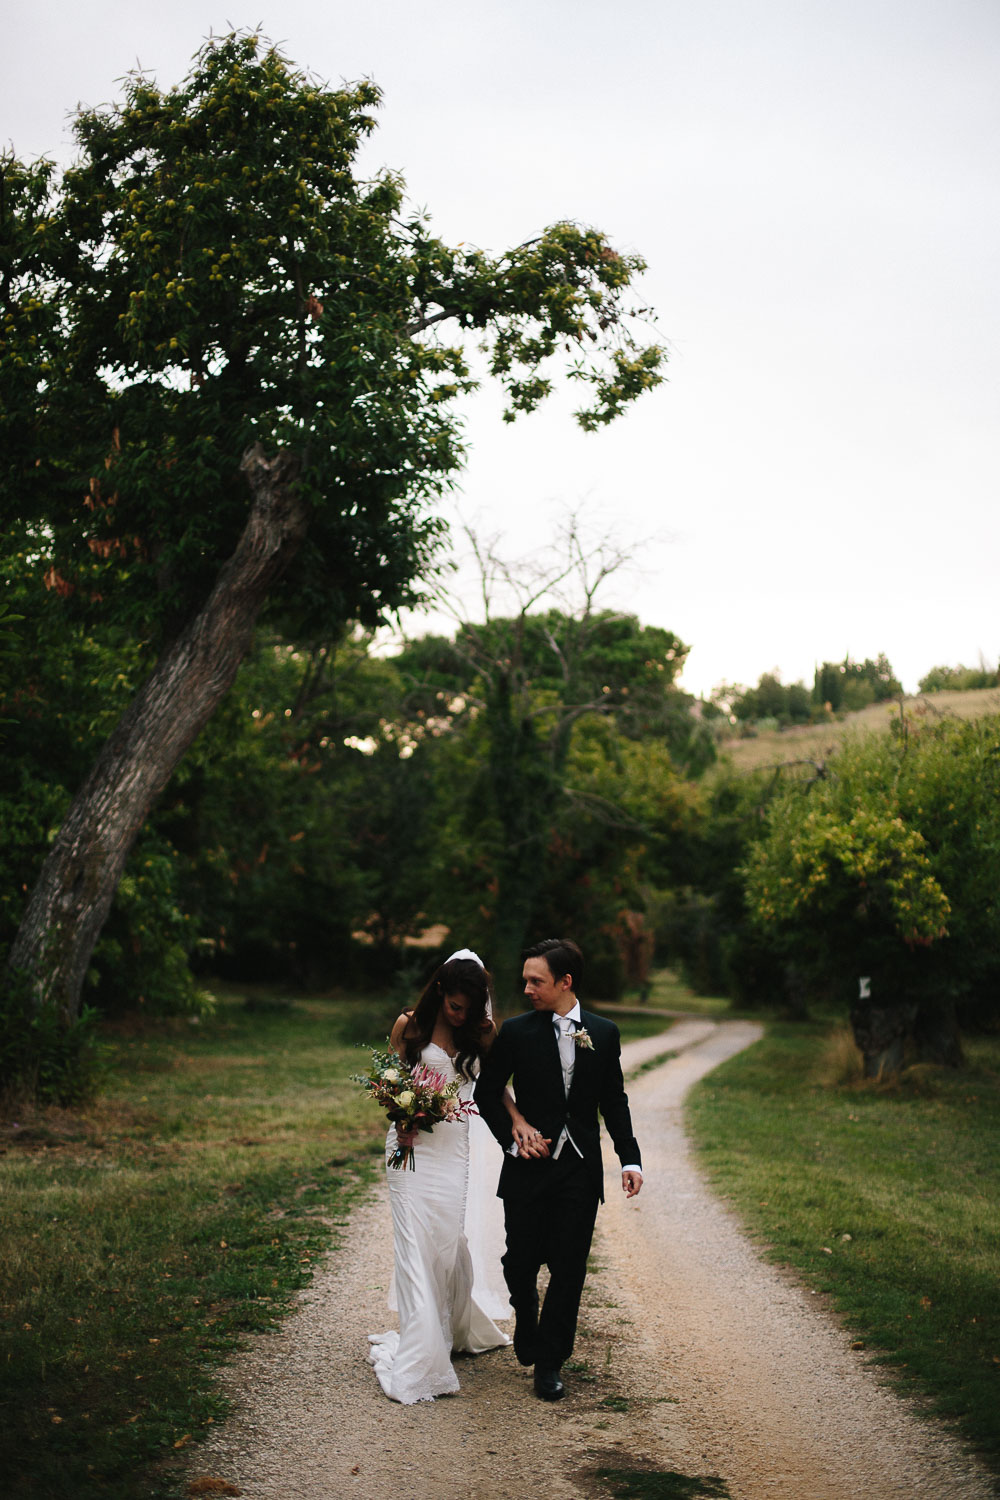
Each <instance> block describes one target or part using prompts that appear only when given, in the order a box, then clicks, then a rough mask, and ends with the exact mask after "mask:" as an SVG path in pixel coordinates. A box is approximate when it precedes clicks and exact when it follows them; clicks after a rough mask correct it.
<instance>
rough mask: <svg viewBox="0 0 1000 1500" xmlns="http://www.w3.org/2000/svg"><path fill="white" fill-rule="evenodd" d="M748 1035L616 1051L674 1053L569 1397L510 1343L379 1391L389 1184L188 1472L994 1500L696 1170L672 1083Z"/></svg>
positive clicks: (553, 1494) (647, 1090)
mask: <svg viewBox="0 0 1000 1500" xmlns="http://www.w3.org/2000/svg"><path fill="white" fill-rule="evenodd" d="M759 1035H760V1030H759V1028H756V1027H754V1026H751V1025H749V1024H747V1023H744V1022H735V1021H732V1022H722V1023H718V1024H716V1023H713V1022H710V1021H704V1020H694V1019H686V1020H681V1021H680V1022H678V1024H677V1025H676V1026H675V1027H674V1028H673V1029H672V1030H671V1031H670V1032H669V1033H668V1034H666V1035H661V1036H658V1037H652V1038H649V1039H647V1040H645V1041H642V1042H635V1043H630V1044H629V1045H628V1046H627V1047H626V1048H625V1049H624V1062H625V1065H626V1068H627V1069H634V1068H636V1067H638V1066H639V1065H640V1064H641V1063H643V1062H649V1061H651V1060H653V1059H655V1058H656V1057H658V1056H661V1055H662V1054H663V1053H664V1052H665V1051H666V1050H667V1049H668V1048H669V1049H671V1050H675V1051H677V1052H678V1053H679V1055H678V1056H676V1057H674V1058H673V1059H671V1060H670V1061H668V1062H666V1063H664V1064H663V1065H662V1066H660V1067H656V1068H653V1069H651V1070H650V1071H648V1072H645V1073H643V1074H641V1075H640V1076H638V1077H636V1078H635V1080H634V1081H633V1082H632V1083H631V1084H630V1086H629V1092H630V1097H631V1100H632V1105H633V1114H634V1118H635V1123H636V1134H637V1136H638V1138H639V1140H640V1141H641V1143H642V1147H643V1160H644V1165H645V1167H646V1172H647V1177H646V1183H645V1186H644V1189H643V1192H642V1193H641V1195H640V1196H639V1197H638V1198H637V1199H635V1200H633V1201H632V1202H630V1203H629V1202H626V1201H625V1200H624V1198H623V1197H622V1195H621V1192H620V1189H619V1186H618V1176H617V1172H609V1181H608V1202H607V1205H606V1206H605V1208H604V1209H603V1210H602V1211H601V1214H600V1216H599V1219H598V1236H597V1240H596V1242H595V1262H596V1264H595V1269H594V1272H593V1274H592V1275H591V1276H590V1278H589V1280H588V1288H587V1293H586V1303H585V1308H584V1313H583V1318H582V1320H581V1334H580V1339H579V1342H578V1346H577V1350H576V1351H575V1356H574V1359H575V1362H576V1364H577V1366H578V1368H577V1369H576V1370H575V1371H571V1372H568V1373H567V1383H568V1386H569V1390H570V1395H569V1398H568V1399H567V1400H566V1401H563V1402H561V1403H559V1404H558V1405H556V1406H551V1407H550V1406H545V1405H543V1404H542V1403H540V1402H539V1401H537V1400H536V1399H535V1398H534V1396H533V1394H532V1390H531V1383H530V1373H528V1372H525V1371H523V1370H522V1369H521V1368H520V1367H519V1366H518V1365H517V1364H516V1362H515V1360H514V1357H513V1354H512V1352H511V1351H510V1350H503V1351H497V1352H494V1353H492V1354H488V1355H483V1356H481V1357H480V1358H478V1359H475V1360H469V1359H467V1360H462V1361H460V1362H459V1363H458V1365H457V1369H458V1373H459V1379H460V1380H461V1383H462V1391H461V1394H460V1395H459V1396H457V1397H452V1398H447V1399H444V1400H439V1401H436V1402H433V1403H421V1404H420V1405H418V1406H415V1407H400V1406H396V1405H395V1404H393V1403H392V1402H389V1401H386V1400H385V1398H384V1397H383V1396H382V1395H381V1392H380V1391H379V1388H378V1386H377V1383H376V1381H375V1377H374V1375H373V1373H372V1370H371V1367H370V1366H369V1365H368V1363H367V1360H366V1358H365V1349H366V1343H365V1339H366V1335H367V1333H369V1332H371V1331H373V1330H376V1329H380V1328H384V1327H386V1326H387V1324H388V1318H387V1314H386V1311H385V1296H386V1289H387V1287H388V1284H389V1277H390V1273H391V1269H392V1245H391V1232H390V1227H389V1212H388V1206H387V1202H386V1198H385V1190H384V1187H381V1186H380V1187H379V1189H378V1190H377V1192H376V1193H375V1194H373V1196H372V1198H371V1200H370V1201H369V1202H367V1203H365V1204H363V1205H362V1206H361V1207H360V1208H359V1209H358V1210H356V1211H355V1212H354V1214H352V1216H351V1219H350V1222H349V1224H348V1225H347V1226H346V1229H345V1231H344V1236H343V1241H342V1243H341V1245H340V1246H339V1248H337V1249H336V1250H334V1251H333V1253H332V1254H331V1255H330V1257H329V1258H328V1260H327V1262H326V1263H325V1265H324V1266H323V1268H322V1269H321V1270H320V1271H319V1272H318V1273H317V1276H316V1279H315V1281H314V1283H313V1285H312V1287H311V1288H310V1289H309V1290H308V1292H306V1293H305V1294H304V1295H303V1298H302V1301H301V1305H300V1307H299V1309H298V1310H297V1311H296V1313H295V1314H294V1315H293V1316H292V1317H290V1318H289V1319H288V1320H287V1321H286V1322H285V1324H284V1325H283V1326H282V1328H281V1329H280V1330H279V1331H278V1332H277V1333H275V1334H273V1335H270V1336H267V1337H264V1338H258V1339H255V1340H254V1341H253V1343H252V1345H251V1347H250V1349H249V1350H248V1352H247V1353H246V1354H245V1355H243V1356H241V1357H240V1358H239V1359H238V1360H237V1361H236V1363H235V1364H234V1365H233V1367H232V1368H231V1369H230V1371H229V1372H228V1373H227V1375H226V1377H225V1379H226V1382H227V1384H228V1387H229V1389H230V1390H231V1392H232V1394H233V1396H234V1398H235V1399H236V1402H237V1411H236V1413H235V1414H234V1417H233V1419H232V1420H231V1421H230V1422H228V1423H227V1424H226V1425H225V1427H224V1428H222V1429H220V1430H219V1431H218V1432H217V1433H216V1434H215V1435H214V1436H213V1438H212V1439H211V1441H210V1442H209V1443H207V1444H206V1445H205V1446H204V1447H203V1448H202V1449H201V1450H200V1451H199V1452H198V1453H196V1454H193V1455H192V1456H191V1464H192V1466H191V1467H190V1468H189V1469H188V1471H187V1474H186V1475H185V1481H186V1480H191V1479H195V1480H197V1479H205V1478H216V1479H224V1480H227V1481H228V1482H229V1483H231V1484H233V1485H234V1486H236V1487H238V1489H239V1491H240V1492H241V1493H242V1494H243V1495H245V1496H247V1497H249V1500H340V1497H342V1496H355V1497H357V1500H411V1497H412V1500H457V1497H460V1496H461V1497H466V1496H471V1497H473V1500H475V1497H477V1496H479V1495H480V1494H496V1495H500V1496H504V1497H506V1500H529V1497H530V1500H581V1497H587V1500H601V1497H608V1496H610V1495H611V1494H612V1493H618V1491H613V1490H612V1489H609V1488H608V1487H607V1485H606V1484H604V1483H603V1482H602V1481H601V1480H600V1479H599V1478H598V1477H597V1476H598V1471H599V1470H600V1469H601V1468H611V1469H620V1470H621V1469H632V1468H645V1469H655V1470H660V1471H668V1472H671V1473H674V1474H679V1475H683V1476H686V1477H687V1480H688V1481H689V1483H688V1486H687V1487H686V1488H685V1487H684V1486H681V1488H680V1489H678V1491H677V1493H684V1494H689V1495H695V1494H698V1493H699V1487H697V1486H696V1487H695V1488H692V1487H691V1485H692V1484H693V1483H694V1481H696V1480H697V1479H699V1478H701V1479H703V1480H707V1479H708V1478H709V1477H714V1478H715V1479H716V1480H717V1481H719V1482H721V1484H722V1485H724V1491H723V1490H720V1489H719V1487H718V1484H716V1485H715V1486H714V1487H713V1486H704V1485H703V1486H702V1487H700V1493H702V1494H706V1493H715V1494H720V1495H721V1494H722V1493H725V1494H726V1495H728V1497H729V1500H900V1497H906V1500H989V1497H992V1496H994V1495H995V1494H996V1490H995V1488H994V1486H993V1484H992V1481H991V1480H990V1478H989V1476H988V1475H987V1474H986V1473H985V1472H984V1471H983V1470H982V1469H981V1468H980V1467H979V1466H978V1465H977V1463H976V1462H975V1460H974V1459H973V1458H972V1457H970V1456H969V1455H968V1454H967V1453H966V1452H965V1450H964V1449H963V1448H962V1447H961V1445H960V1444H959V1443H958V1442H957V1441H956V1440H955V1439H954V1438H952V1437H951V1436H950V1435H949V1434H948V1433H947V1432H946V1431H945V1430H944V1429H943V1428H942V1427H941V1426H940V1425H939V1424H936V1423H931V1422H929V1421H926V1420H924V1419H921V1417H920V1416H919V1414H918V1413H917V1411H916V1409H915V1408H914V1406H912V1405H911V1404H908V1403H906V1402H904V1401H903V1400H902V1399H901V1398H900V1397H898V1396H897V1395H895V1394H894V1393H893V1392H892V1391H891V1390H889V1389H888V1388H887V1387H885V1386H884V1385H882V1384H881V1383H880V1380H879V1376H878V1374H877V1373H876V1371H875V1369H874V1368H873V1367H871V1366H869V1365H867V1364H866V1363H865V1357H864V1355H859V1354H858V1353H855V1352H852V1351H851V1349H850V1341H849V1339H848V1337H847V1335H846V1334H844V1333H843V1332H842V1331H841V1330H840V1329H839V1328H837V1327H836V1326H835V1325H834V1324H833V1323H831V1321H830V1320H829V1318H828V1317H827V1316H826V1314H825V1313H824V1312H823V1310H822V1309H821V1308H820V1307H819V1306H818V1305H817V1303H816V1301H815V1300H814V1299H813V1298H812V1297H811V1296H810V1295H809V1293H808V1292H807V1291H804V1290H803V1289H802V1288H801V1287H799V1286H798V1285H797V1284H795V1283H794V1282H792V1281H791V1280H790V1279H789V1278H788V1277H786V1276H785V1275H783V1274H782V1273H781V1272H779V1271H778V1270H776V1269H775V1268H774V1267H771V1266H768V1265H766V1264H764V1263H763V1262H762V1261H761V1260H760V1259H758V1257H757V1254H756V1252H755V1251H754V1249H753V1247H752V1246H751V1244H750V1243H749V1242H748V1240H747V1239H746V1238H745V1237H744V1236H743V1234H742V1233H741V1231H740V1228H739V1225H738V1223H737V1221H736V1220H735V1218H734V1217H733V1216H732V1215H731V1214H730V1213H729V1211H728V1210H727V1209H726V1208H725V1207H724V1206H723V1205H721V1204H720V1203H719V1202H718V1201H717V1200H716V1199H715V1198H714V1197H713V1196H712V1195H711V1193H710V1192H709V1191H708V1189H707V1188H706V1186H705V1185H704V1183H703V1182H702V1181H701V1179H700V1178H699V1176H698V1175H697V1173H696V1171H695V1170H694V1166H693V1164H692V1160H691V1157H690V1153H689V1149H688V1145H687V1141H686V1139H685V1136H684V1132H683V1126H682V1120H681V1103H682V1100H683V1097H684V1094H685V1093H686V1091H687V1089H688V1088H689V1087H690V1085H691V1084H692V1083H693V1082H694V1081H695V1080H696V1079H698V1078H701V1077H703V1076H704V1075H705V1074H706V1073H707V1072H709V1071H710V1070H711V1069H712V1068H714V1067H716V1066H717V1065H718V1064H719V1063H720V1062H722V1061H723V1060H724V1059H725V1058H727V1057H730V1056H732V1055H733V1054H734V1053H736V1052H738V1051H739V1050H741V1049H742V1048H744V1047H747V1046H750V1045H752V1043H753V1042H754V1041H755V1040H756V1039H757V1038H758V1036H759ZM183 1492H184V1490H183V1485H181V1486H179V1487H178V1494H181V1493H183Z"/></svg>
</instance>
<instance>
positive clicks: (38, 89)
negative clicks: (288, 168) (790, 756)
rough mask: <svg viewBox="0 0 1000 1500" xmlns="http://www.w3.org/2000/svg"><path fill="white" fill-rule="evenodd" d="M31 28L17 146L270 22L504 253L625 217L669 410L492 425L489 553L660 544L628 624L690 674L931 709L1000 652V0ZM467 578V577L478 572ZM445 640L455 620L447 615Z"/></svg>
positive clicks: (294, 12) (41, 10) (181, 1)
mask: <svg viewBox="0 0 1000 1500" xmlns="http://www.w3.org/2000/svg"><path fill="white" fill-rule="evenodd" d="M242 7H243V0H226V4H225V6H224V7H223V8H222V9H217V8H214V6H213V4H211V3H199V4H196V3H192V0H172V3H171V4H170V5H163V4H159V3H158V4H156V5H153V4H149V3H147V0H128V3H125V0H122V3H117V4H116V3H112V0H82V3H81V0H77V3H74V4H70V3H68V0H35V3H32V4H28V3H26V0H19V3H17V4H16V6H15V8H14V13H13V14H10V13H8V16H7V19H6V21H5V43H4V48H3V57H2V61H0V141H4V142H9V143H11V144H13V145H14V147H15V148H16V150H17V151H18V153H19V154H21V155H25V156H31V155H37V154H45V155H49V156H55V157H56V158H57V159H60V160H68V159H69V157H70V156H71V154H72V141H71V135H70V129H69V114H70V112H71V111H72V110H73V108H74V107H75V106H76V104H77V103H78V102H82V103H85V104H88V105H94V104H99V103H102V102H108V101H110V100H112V99H113V98H115V97H117V89H116V84H115V80H116V79H118V78H120V77H121V76H122V75H123V74H124V73H125V72H127V71H128V70H129V69H130V68H132V67H134V66H135V64H136V62H137V61H138V62H139V63H140V64H141V65H142V66H143V67H144V68H146V69H149V70H150V71H152V72H153V73H155V75H156V77H157V80H158V81H159V83H160V84H161V85H162V86H168V85H169V84H172V83H175V82H178V81H179V80H180V79H181V78H182V77H183V75H184V74H185V72H186V71H187V68H188V65H189V62H190V58H191V56H192V54H193V53H194V52H195V51H196V50H197V48H198V47H199V45H200V43H201V41H202V39H203V38H204V37H205V36H206V35H207V34H208V33H209V31H210V30H213V29H214V30H215V31H216V32H225V31H227V30H229V29H231V27H232V26H238V27H240V26H248V25H252V26H256V25H258V23H262V31H263V34H265V35H267V36H269V37H270V38H271V39H272V40H274V41H276V42H279V43H281V44H282V46H283V50H284V51H285V53H286V55H287V56H289V57H290V58H291V59H292V60H293V61H295V62H296V63H298V64H300V65H301V66H303V67H306V68H308V69H309V70H311V71H312V72H313V73H315V74H317V75H319V76H320V77H321V78H322V79H325V80H329V81H331V82H334V83H336V82H339V81H340V80H341V79H349V80H353V79H356V78H358V77H361V76H368V77H372V78H374V79H375V80H376V82H377V83H378V84H379V85H380V86H381V88H382V89H383V90H384V96H385V98H384V107H383V109H382V111H381V127H380V129H379V131H378V132H377V134H376V136H375V138H374V141H373V143H372V145H371V146H370V147H369V148H368V152H367V161H368V164H369V165H370V166H377V165H382V164H386V165H390V166H392V167H395V168H398V169H400V170H402V171H403V173H404V174H405V176H406V179H407V182H408V185H409V190H410V194H411V196H412V198H413V199H414V200H415V202H416V203H417V204H419V205H421V206H423V207H426V208H427V209H429V210H430V212H431V214H432V217H433V222H434V226H435V228H436V230H437V231H438V232H439V233H440V234H441V235H442V236H444V237H445V238H449V239H452V240H454V241H459V240H464V241H466V242H470V243H476V244H479V245H482V246H484V247H486V248H489V249H491V250H501V249H503V248H505V247H507V246H509V245H512V244H516V243H519V242H521V241H522V240H524V239H527V238H529V237H530V236H531V235H533V234H534V233H536V232H537V231H538V229H539V228H541V227H542V226H544V225H545V224H547V223H551V222H552V221H554V220H556V219H560V218H574V219H577V220H581V221H583V222H586V223H591V224H595V225H597V226H598V227H599V228H601V229H602V230H604V231H605V232H606V233H607V234H609V235H610V237H611V238H612V240H613V241H614V242H615V243H616V244H618V245H619V246H621V247H623V248H628V249H634V250H638V251H639V252H640V253H641V254H642V255H643V256H644V257H645V258H646V260H647V261H648V263H649V270H648V272H647V274H646V277H645V278H644V283H643V286H642V295H643V298H644V300H646V301H648V302H649V303H651V304H652V305H653V306H654V307H655V308H656V310H657V313H658V317H659V323H658V331H659V335H660V337H661V338H662V339H663V340H664V341H665V342H666V343H667V344H668V346H669V348H670V366H669V372H668V373H669V383H668V384H666V385H664V386H662V387H660V388H659V389H658V390H657V391H656V392H655V393H653V394H652V395H651V396H647V397H645V398H644V399H643V400H642V401H641V402H640V403H639V404H638V405H637V406H636V408H635V410H634V411H632V412H631V413H629V415H628V416H626V417H625V418H623V419H622V420H620V421H619V422H617V423H616V424H614V425H613V426H612V427H611V428H609V429H607V430H606V431H605V432H602V433H599V434H596V435H584V434H582V433H580V432H579V431H578V430H577V429H576V428H575V427H574V424H573V422H572V420H571V418H570V416H569V410H570V403H569V402H568V401H566V400H563V399H557V400H556V401H554V402H553V403H551V405H550V407H549V408H547V409H544V410H543V411H542V412H540V413H538V414H536V415H534V416H532V417H530V418H528V419H526V420H524V421H522V422H521V423H519V424H517V425H516V426H514V427H513V428H511V427H508V426H504V425H503V424H501V423H500V421H499V404H498V402H497V400H496V398H495V397H494V396H493V395H491V394H485V395H483V396H481V397H478V398H476V399H475V400H474V401H473V402H472V403H471V404H470V406H469V409H468V421H467V431H468V438H469V442H470V445H471V454H470V460H469V464H468V468H467V470H466V472H465V474H464V477H463V481H462V486H461V492H460V493H459V494H458V495H457V496H456V497H455V500H454V502H453V503H451V504H449V506H448V514H449V516H450V518H451V519H452V521H453V522H454V523H455V525H456V528H458V527H460V526H461V524H462V523H463V522H467V523H471V524H473V525H474V526H476V527H478V528H479V529H480V530H481V531H484V532H489V533H496V532H503V533H504V534H505V536H506V538H507V541H506V546H507V549H508V551H509V553H510V554H511V555H518V554H521V553H524V552H526V551H528V550H529V549H530V548H531V547H532V546H535V545H538V544H540V543H543V542H545V541H546V540H547V539H548V537H549V536H551V535H552V533H553V532H554V531H555V529H556V528H557V526H558V524H559V519H560V516H562V515H564V514H565V512H566V511H567V510H572V509H578V508H579V507H580V506H581V505H582V506H584V507H585V509H586V512H587V514H588V515H589V516H590V517H591V523H592V524H593V525H594V527H595V528H601V527H603V528H604V529H613V531H614V534H615V537H616V539H617V540H618V541H619V542H620V544H621V545H622V546H624V547H629V546H633V547H637V548H638V551H639V555H640V561H641V567H640V569H639V570H638V571H637V572H636V571H633V572H632V573H631V574H630V575H628V576H627V577H626V576H625V575H623V576H622V577H621V578H620V579H619V580H618V582H617V584H616V583H615V582H612V584H611V585H610V586H609V589H608V592H607V594H606V596H605V597H606V603H607V604H608V605H609V606H613V607H618V608H628V609H630V610H633V611H634V612H636V613H638V614H639V615H640V617H641V618H642V619H643V620H644V621H645V622H646V623H649V624H658V625H664V626H668V627H669V628H670V629H672V630H674V631H676V632H677V633H678V634H679V635H680V636H681V638H682V639H683V640H685V641H686V642H688V643H689V644H690V646H691V648H692V649H691V655H690V657H689V661H688V665H687V667H686V669H685V672H684V677H683V682H684V685H685V686H687V687H688V688H689V689H690V690H691V691H694V692H708V691H709V690H710V689H711V688H712V686H713V685H714V684H715V683H717V682H719V681H720V680H722V679H727V680H729V681H740V682H745V683H752V682H756V680H757V678H758V677H759V675H760V674H761V672H764V671H770V670H772V669H774V668H777V669H779V671H780V672H781V673H782V675H783V678H784V680H785V681H794V680H796V679H798V678H804V679H805V680H806V681H807V682H810V683H811V680H812V671H813V666H814V663H816V662H818V661H821V660H824V659H840V658H842V657H843V655H844V654H845V653H846V652H850V653H851V655H853V656H855V657H859V658H860V657H865V656H874V655H875V654H876V653H877V652H879V651H885V652H886V653H887V654H888V656H889V658H890V660H891V662H892V663H893V665H894V667H895V668H896V670H897V672H898V673H899V675H900V676H901V678H902V680H903V683H904V686H906V687H907V688H910V689H913V688H915V687H916V683H917V679H918V678H919V677H921V676H922V675H923V674H924V673H925V672H926V671H927V670H928V669H929V668H930V667H931V666H933V665H935V664H937V663H950V664H954V663H957V662H959V661H963V662H965V663H966V664H971V663H974V662H975V661H976V660H977V659H978V656H979V654H980V653H981V652H982V653H984V654H985V655H986V657H987V658H988V659H989V660H990V661H991V662H993V661H995V660H996V657H997V653H998V652H1000V619H998V606H997V599H998V594H1000V589H998V587H997V579H996V575H997V554H998V530H1000V526H998V519H997V518H998V508H997V497H998V488H1000V485H998V481H1000V430H998V394H1000V390H998V387H1000V381H998V375H997V357H998V349H1000V290H998V274H997V272H998V267H1000V192H998V188H1000V149H998V147H1000V130H998V125H1000V7H998V5H997V3H996V0H684V3H680V0H618V3H617V5H614V6H611V5H608V4H606V3H597V0H504V3H485V0H463V3H458V0H423V3H415V0H409V3H402V0H353V3H351V4H346V3H343V0H325V3H320V0H282V3H281V4H280V5H277V4H275V3H273V0H253V8H252V10H245V9H243V8H242ZM460 576H461V575H460ZM432 623H434V622H432Z"/></svg>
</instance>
